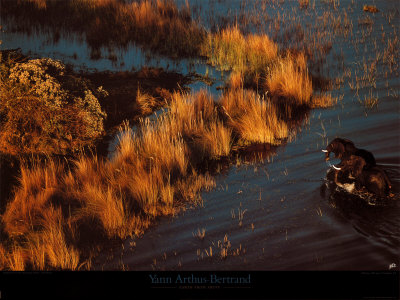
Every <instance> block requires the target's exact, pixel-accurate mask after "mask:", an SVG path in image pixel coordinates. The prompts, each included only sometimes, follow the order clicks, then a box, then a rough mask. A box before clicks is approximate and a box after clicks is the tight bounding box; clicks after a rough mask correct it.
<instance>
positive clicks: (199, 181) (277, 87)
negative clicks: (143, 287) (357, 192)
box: [0, 0, 400, 271]
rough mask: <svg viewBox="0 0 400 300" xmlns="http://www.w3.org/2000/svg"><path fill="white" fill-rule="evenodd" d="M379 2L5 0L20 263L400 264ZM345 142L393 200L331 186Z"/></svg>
mask: <svg viewBox="0 0 400 300" xmlns="http://www.w3.org/2000/svg"><path fill="white" fill-rule="evenodd" d="M367 2H368V3H367ZM370 2H371V1H365V3H359V2H358V1H351V0H340V1H328V0H325V1H312V0H310V1H294V0H293V1H264V0H254V1H250V0H249V1H246V0H235V1H224V0H219V1H214V0H207V1H200V0H191V1H179V0H177V1H161V0H159V1H117V0H106V1H100V0H91V1H89V0H75V1H69V2H66V1H65V2H64V1H52V0H35V1H33V0H32V1H18V2H15V1H7V0H1V2H0V3H1V7H2V10H1V38H0V40H1V41H2V43H1V45H0V47H1V49H2V50H4V51H2V68H1V70H0V74H1V76H2V77H1V80H2V82H1V90H0V92H1V95H2V100H1V101H2V106H1V107H0V109H1V110H0V114H1V115H2V117H3V119H2V121H1V124H0V126H1V129H2V134H1V135H0V136H1V139H2V141H1V142H0V150H1V151H2V154H1V156H2V158H1V159H2V160H1V178H0V179H1V199H0V201H1V203H0V213H1V224H0V231H1V232H0V237H1V243H0V268H1V269H4V270H60V269H61V270H130V271H135V270H388V269H389V268H390V266H391V265H393V264H395V265H396V266H397V268H398V266H399V265H400V261H399V256H398V249H399V247H400V232H399V228H400V214H399V212H400V202H399V200H400V199H399V198H400V190H399V189H400V187H399V182H400V156H399V151H398V150H399V149H400V131H399V129H400V127H399V126H400V120H399V112H400V111H399V109H400V105H399V104H400V102H399V101H400V96H399V92H400V81H399V72H400V69H399V62H400V59H399V53H400V51H399V50H400V41H399V29H400V23H399V22H400V18H399V17H400V16H399V10H398V7H397V4H398V3H397V1H384V2H377V3H373V2H371V3H370ZM375 4H376V7H377V11H375V10H374V9H372V8H367V9H366V8H365V7H364V5H371V7H372V6H374V5H375ZM374 7H375V6H374ZM65 12H68V14H66V13H65ZM66 15H70V16H73V17H71V18H68V17H66ZM44 16H46V17H44ZM84 16H86V17H84ZM17 48H20V49H19V50H17V51H9V50H10V49H17ZM46 58H49V59H47V60H46ZM44 59H45V60H44ZM32 65H33V66H34V67H32ZM24 72H27V73H24ZM26 74H28V77H27V76H26ZM29 76H31V77H29ZM35 76H36V77H35ZM27 78H28V79H27ZM29 78H30V79H29ZM32 78H33V79H32ZM43 86H45V87H47V88H45V87H43ZM40 99H45V100H46V101H44V102H43V103H42V102H40V101H41V100H40ZM23 101H30V102H29V103H33V104H35V103H37V104H35V105H33V104H32V105H31V106H24V102H23ZM57 101H58V102H57ZM24 107H25V110H24ZM36 107H40V109H38V110H35V108H36ZM21 109H22V111H24V114H21V116H20V115H19V114H16V113H15V112H19V111H21ZM47 122H49V124H47ZM43 124H45V125H43ZM82 124H84V125H82ZM71 128H72V129H71ZM335 137H346V138H349V139H351V140H352V141H354V142H355V143H356V144H357V145H359V146H360V148H365V149H368V150H369V151H371V152H373V153H374V155H375V158H376V160H377V164H378V165H380V166H381V167H382V168H383V169H384V170H385V171H386V173H387V174H388V176H389V178H390V180H391V182H392V187H393V188H392V193H393V194H394V196H393V197H391V198H390V199H386V200H385V201H383V202H367V201H364V200H363V199H359V198H356V197H352V195H346V194H344V193H341V194H337V193H332V191H330V190H327V189H326V187H325V175H326V172H327V170H328V169H329V166H328V165H327V164H326V163H325V161H324V155H323V153H322V152H321V150H322V149H324V148H325V147H326V146H327V144H328V143H329V141H330V140H332V139H333V138H335ZM396 270H398V269H396Z"/></svg>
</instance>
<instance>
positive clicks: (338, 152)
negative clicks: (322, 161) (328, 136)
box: [333, 143, 345, 158]
mask: <svg viewBox="0 0 400 300" xmlns="http://www.w3.org/2000/svg"><path fill="white" fill-rule="evenodd" d="M334 148H335V149H334V150H333V152H334V153H335V157H336V158H342V156H343V153H344V151H345V149H344V145H343V144H342V143H337V144H336V145H335V147H334Z"/></svg>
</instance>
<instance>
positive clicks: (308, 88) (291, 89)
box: [266, 53, 313, 105]
mask: <svg viewBox="0 0 400 300" xmlns="http://www.w3.org/2000/svg"><path fill="white" fill-rule="evenodd" d="M266 87H267V89H268V91H269V92H270V93H271V95H272V97H278V98H284V99H285V101H289V102H290V103H292V104H297V105H309V103H310V100H311V96H312V93H313V88H312V81H311V78H310V76H309V75H308V69H307V60H306V57H305V55H304V54H303V53H301V54H299V55H297V56H293V55H290V54H289V55H287V56H286V57H283V58H280V59H278V60H277V62H276V63H275V64H274V66H273V67H272V69H271V72H270V74H268V75H267V78H266Z"/></svg>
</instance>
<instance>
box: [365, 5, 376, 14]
mask: <svg viewBox="0 0 400 300" xmlns="http://www.w3.org/2000/svg"><path fill="white" fill-rule="evenodd" d="M363 10H364V11H366V12H370V13H377V12H379V9H377V8H376V6H375V5H364V6H363Z"/></svg>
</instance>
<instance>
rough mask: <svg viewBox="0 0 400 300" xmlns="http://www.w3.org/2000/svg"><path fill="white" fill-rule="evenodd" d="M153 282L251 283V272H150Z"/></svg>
mask: <svg viewBox="0 0 400 300" xmlns="http://www.w3.org/2000/svg"><path fill="white" fill-rule="evenodd" d="M149 277H150V280H151V283H152V284H250V283H251V277H250V274H248V275H246V276H219V275H217V274H210V275H208V276H196V275H194V274H191V275H187V276H186V275H185V276H184V275H181V274H177V275H176V276H175V277H171V276H166V277H164V276H158V275H156V274H149Z"/></svg>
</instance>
